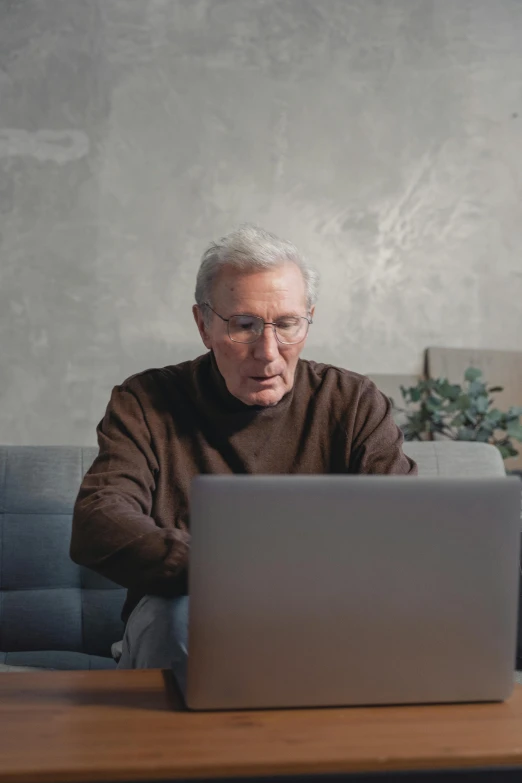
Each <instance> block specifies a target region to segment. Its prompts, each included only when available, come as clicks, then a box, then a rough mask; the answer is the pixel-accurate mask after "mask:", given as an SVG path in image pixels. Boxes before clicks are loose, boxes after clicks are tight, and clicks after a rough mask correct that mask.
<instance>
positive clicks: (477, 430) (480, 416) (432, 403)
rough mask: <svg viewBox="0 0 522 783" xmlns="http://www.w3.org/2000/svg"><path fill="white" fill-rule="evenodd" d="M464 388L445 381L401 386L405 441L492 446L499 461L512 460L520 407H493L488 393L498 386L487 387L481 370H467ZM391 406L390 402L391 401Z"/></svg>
mask: <svg viewBox="0 0 522 783" xmlns="http://www.w3.org/2000/svg"><path fill="white" fill-rule="evenodd" d="M464 380H465V387H464V388H463V387H462V386H461V385H460V384H458V383H450V382H449V381H448V379H447V378H437V379H428V380H420V381H419V382H418V383H417V385H416V386H410V387H409V388H406V387H404V386H401V387H400V388H401V394H402V396H403V400H404V402H405V403H406V408H398V407H397V406H395V404H394V408H395V410H396V411H399V412H401V413H403V414H405V415H406V421H405V423H404V424H403V425H402V426H401V429H402V431H403V432H404V439H405V440H433V439H434V437H435V435H438V436H442V437H447V438H450V439H452V440H468V441H470V440H471V441H479V442H481V443H492V444H493V445H494V446H496V447H497V448H498V449H499V451H500V453H501V455H502V458H503V459H506V458H507V457H515V456H516V455H517V454H518V450H517V449H516V448H515V447H514V446H513V442H512V441H513V440H517V441H522V424H521V421H520V417H521V415H522V407H518V406H512V407H510V408H509V410H508V411H507V412H506V413H503V412H502V411H500V410H499V409H498V408H494V407H492V406H493V398H492V397H491V396H490V394H491V393H494V392H499V391H502V390H503V387H502V386H491V387H489V388H488V387H487V386H486V384H485V382H484V381H483V380H482V371H481V370H478V369H477V368H475V367H469V368H468V369H467V370H466V372H465V374H464ZM392 403H393V400H392Z"/></svg>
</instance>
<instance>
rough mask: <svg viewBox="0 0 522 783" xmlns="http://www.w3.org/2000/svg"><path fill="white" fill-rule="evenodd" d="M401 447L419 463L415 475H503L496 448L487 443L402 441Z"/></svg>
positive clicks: (459, 476)
mask: <svg viewBox="0 0 522 783" xmlns="http://www.w3.org/2000/svg"><path fill="white" fill-rule="evenodd" d="M403 451H404V453H405V454H407V455H408V457H411V458H412V459H413V460H415V461H416V462H417V464H418V466H419V476H426V477H430V476H444V477H446V478H487V477H491V476H505V475H506V470H505V467H504V461H503V459H502V457H501V455H500V451H499V450H498V449H497V447H496V446H492V445H491V444H490V443H470V442H466V441H453V440H436V441H431V442H426V441H406V442H405V443H404V444H403Z"/></svg>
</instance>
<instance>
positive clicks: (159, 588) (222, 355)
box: [71, 226, 417, 668]
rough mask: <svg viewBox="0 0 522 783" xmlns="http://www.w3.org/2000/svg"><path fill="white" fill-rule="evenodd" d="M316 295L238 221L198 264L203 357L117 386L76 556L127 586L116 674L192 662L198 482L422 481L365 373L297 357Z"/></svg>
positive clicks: (279, 245)
mask: <svg viewBox="0 0 522 783" xmlns="http://www.w3.org/2000/svg"><path fill="white" fill-rule="evenodd" d="M316 298H317V275H316V273H315V272H314V271H313V270H312V269H310V268H309V267H308V265H307V264H306V263H305V262H304V261H303V259H302V258H301V257H300V255H299V253H298V251H297V249H296V248H295V247H294V245H292V244H291V243H290V242H287V241H284V240H281V239H278V238H277V237H276V236H274V235H273V234H270V233H269V232H267V231H264V230H262V229H259V228H256V227H254V226H242V227H241V228H240V229H238V230H237V231H234V232H232V233H231V234H229V235H228V236H226V237H224V238H223V239H221V240H220V241H219V242H218V243H212V244H211V246H210V247H209V248H208V250H207V251H206V252H205V253H204V255H203V258H202V262H201V266H200V268H199V272H198V276H197V285H196V302H197V304H195V305H194V307H193V314H194V319H195V321H196V324H197V327H198V329H199V333H200V335H201V339H202V340H203V343H204V345H205V347H206V348H207V349H208V352H207V353H205V354H204V355H203V356H200V357H198V358H197V359H194V360H193V361H188V362H183V363H181V364H177V365H171V366H167V367H162V368H158V369H150V370H145V371H143V372H140V373H137V374H135V375H133V376H131V377H130V378H128V379H127V380H125V381H124V382H123V383H122V384H120V385H119V386H116V387H114V389H113V391H112V395H111V399H110V402H109V404H108V406H107V410H106V412H105V415H104V417H103V419H102V420H101V421H100V423H99V424H98V426H97V436H98V444H99V454H98V456H97V457H96V459H95V461H94V463H93V465H92V466H91V468H90V469H89V470H88V471H87V473H86V475H85V477H84V479H83V483H82V485H81V488H80V491H79V493H78V497H77V499H76V504H75V508H74V517H73V531H72V540H71V557H72V559H73V560H74V561H75V562H77V563H81V564H83V565H85V566H88V567H89V568H92V569H94V570H95V571H97V572H99V573H100V574H102V575H104V576H106V577H108V578H109V579H112V580H114V581H115V582H117V583H118V584H120V585H123V586H124V587H126V588H127V600H126V602H125V605H124V608H123V614H122V617H123V620H124V622H125V624H126V625H125V634H124V638H123V641H122V645H121V650H122V651H121V657H120V660H119V666H120V667H121V668H147V667H154V668H168V667H170V665H171V662H172V659H173V656H175V655H181V656H183V655H186V644H187V611H188V597H187V595H186V594H187V565H188V561H189V552H190V533H189V529H190V508H189V500H190V482H191V479H192V478H193V476H195V475H197V474H198V473H254V474H255V473H265V474H266V473H309V474H311V473H380V474H383V473H396V474H405V473H409V474H415V473H416V472H417V468H416V465H415V463H414V462H412V461H411V460H410V459H409V458H408V457H406V456H405V454H404V453H403V451H402V440H403V438H402V433H401V432H400V430H399V429H398V428H397V426H396V425H395V423H394V421H393V418H392V413H391V406H390V403H389V401H388V399H387V398H386V397H384V395H383V394H381V393H380V392H379V391H378V390H377V388H376V386H375V385H374V384H373V383H372V382H371V381H370V380H369V379H368V378H366V377H364V376H362V375H358V374H357V373H354V372H350V371H348V370H344V369H340V368H338V367H333V366H332V365H329V364H318V363H316V362H312V361H304V360H302V359H300V358H299V355H300V353H301V351H302V349H303V346H304V344H305V340H306V336H307V334H308V330H309V327H310V324H311V323H312V318H313V315H314V309H315V301H316ZM246 524H248V520H246ZM318 525H319V526H320V521H318ZM115 657H117V654H115Z"/></svg>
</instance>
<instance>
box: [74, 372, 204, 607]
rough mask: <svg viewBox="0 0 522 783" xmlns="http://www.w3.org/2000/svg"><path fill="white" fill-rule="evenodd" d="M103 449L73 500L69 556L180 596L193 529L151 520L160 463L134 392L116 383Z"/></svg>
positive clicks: (139, 587)
mask: <svg viewBox="0 0 522 783" xmlns="http://www.w3.org/2000/svg"><path fill="white" fill-rule="evenodd" d="M96 432H97V436H98V445H99V453H98V456H97V457H96V459H95V460H94V462H93V464H92V465H91V467H90V468H89V470H88V471H87V473H86V474H85V476H84V478H83V481H82V484H81V486H80V490H79V493H78V496H77V498H76V501H75V505H74V511H73V523H72V537H71V543H70V556H71V558H72V560H73V561H74V562H76V563H79V564H80V565H84V566H87V567H88V568H91V569H93V570H94V571H97V572H98V573H100V574H102V575H103V576H106V577H107V578H108V579H112V580H113V581H114V582H116V583H117V584H120V585H122V586H123V587H127V588H129V589H131V590H136V591H140V592H143V593H151V594H156V595H164V596H170V595H176V594H178V593H179V592H182V590H180V585H181V584H183V582H184V580H186V568H187V564H188V554H189V546H190V534H189V532H188V530H187V527H186V525H184V524H183V523H180V525H181V527H175V526H174V523H173V526H172V528H169V529H165V528H160V527H159V526H158V525H156V523H155V521H154V519H153V518H152V517H151V511H152V505H153V493H154V490H155V486H156V476H157V474H158V469H159V468H158V463H157V460H156V457H155V455H154V451H153V449H152V445H151V437H150V432H149V429H148V426H147V423H146V420H145V417H144V414H143V410H142V407H141V405H140V403H139V400H138V399H137V397H136V396H135V394H134V393H133V392H132V391H131V390H130V389H129V388H128V387H125V386H116V387H114V389H113V391H112V394H111V399H110V402H109V404H108V406H107V410H106V412H105V415H104V417H103V419H102V420H101V421H100V423H99V424H98V426H97V428H96Z"/></svg>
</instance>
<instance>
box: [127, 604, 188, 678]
mask: <svg viewBox="0 0 522 783" xmlns="http://www.w3.org/2000/svg"><path fill="white" fill-rule="evenodd" d="M188 607H189V598H188V595H184V596H181V597H180V598H161V597H160V596H157V595H146V596H145V597H144V598H142V599H141V601H140V602H139V604H138V605H137V606H136V607H135V608H134V609H133V611H132V612H131V614H130V617H129V619H128V621H127V625H126V627H125V633H124V635H123V641H122V642H121V657H120V659H119V661H118V669H170V668H177V667H179V665H180V664H181V665H182V666H183V665H185V664H186V661H187V642H188ZM118 653H119V643H117V644H115V645H113V655H114V657H115V658H116V657H117V655H118Z"/></svg>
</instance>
